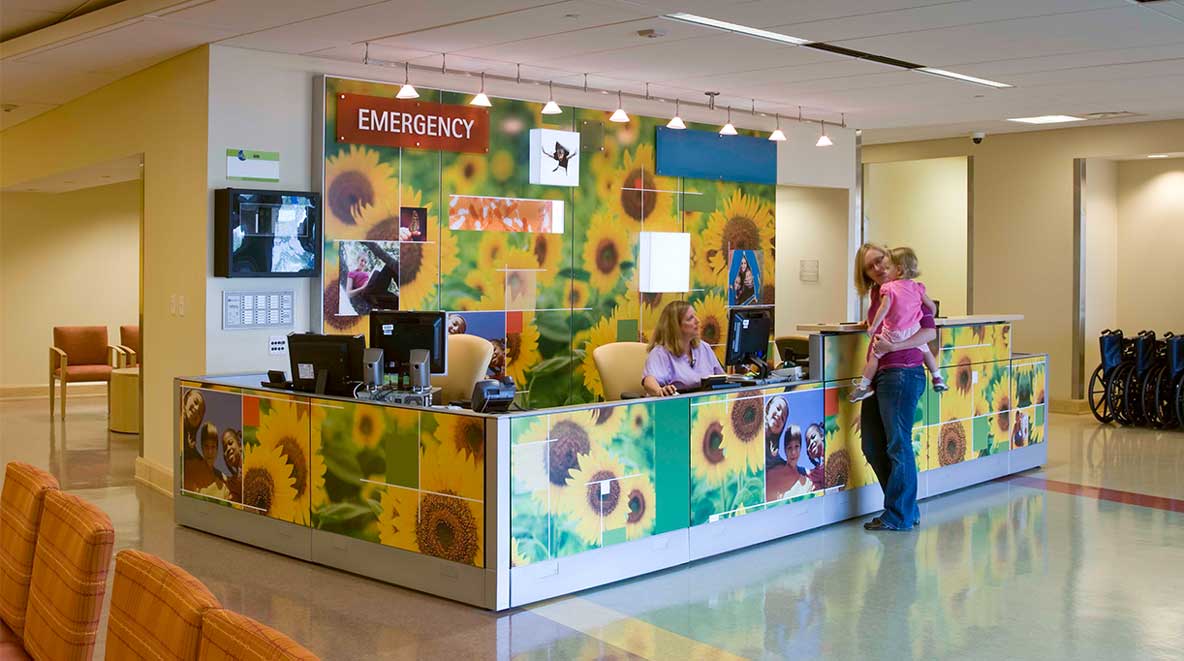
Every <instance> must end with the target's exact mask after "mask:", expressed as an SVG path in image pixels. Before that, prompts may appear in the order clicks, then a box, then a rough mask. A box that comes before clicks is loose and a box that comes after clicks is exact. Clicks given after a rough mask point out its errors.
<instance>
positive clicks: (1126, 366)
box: [1088, 329, 1184, 429]
mask: <svg viewBox="0 0 1184 661" xmlns="http://www.w3.org/2000/svg"><path fill="white" fill-rule="evenodd" d="M1098 341H1099V346H1100V349H1101V354H1102V362H1101V364H1100V365H1098V367H1097V369H1095V370H1094V373H1093V375H1092V376H1091V377H1090V383H1089V392H1088V397H1089V404H1090V409H1091V411H1093V414H1094V417H1095V418H1096V419H1097V420H1098V421H1099V422H1101V423H1104V424H1105V423H1109V422H1118V423H1119V424H1121V425H1147V426H1150V427H1155V428H1159V429H1174V428H1176V427H1179V426H1181V425H1182V424H1184V336H1180V335H1174V334H1172V333H1166V334H1165V335H1164V337H1163V338H1162V339H1159V338H1158V337H1157V336H1156V333H1155V332H1154V331H1150V330H1144V331H1140V332H1139V334H1138V335H1137V336H1136V337H1135V338H1133V339H1128V338H1125V337H1123V334H1122V331H1111V330H1108V329H1107V330H1104V331H1102V333H1101V335H1100V336H1099V338H1098Z"/></svg>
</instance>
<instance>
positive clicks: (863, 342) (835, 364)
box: [822, 332, 871, 381]
mask: <svg viewBox="0 0 1184 661" xmlns="http://www.w3.org/2000/svg"><path fill="white" fill-rule="evenodd" d="M870 344H871V338H869V337H868V335H867V333H862V332H861V333H838V334H831V335H823V336H822V355H823V366H822V369H823V378H824V379H826V380H827V381H841V380H844V379H856V378H859V376H860V375H861V374H863V366H864V363H865V362H866V359H867V352H868V347H869V346H870Z"/></svg>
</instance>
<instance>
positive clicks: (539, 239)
mask: <svg viewBox="0 0 1184 661" xmlns="http://www.w3.org/2000/svg"><path fill="white" fill-rule="evenodd" d="M530 243H531V252H533V253H534V258H535V264H536V265H537V268H538V269H539V271H538V281H539V284H541V285H549V284H551V283H553V282H555V278H556V277H558V275H559V271H560V270H561V269H562V268H563V267H564V266H566V265H567V261H568V259H567V257H568V255H567V252H566V251H564V249H563V243H564V242H563V235H562V234H533V235H531V242H530Z"/></svg>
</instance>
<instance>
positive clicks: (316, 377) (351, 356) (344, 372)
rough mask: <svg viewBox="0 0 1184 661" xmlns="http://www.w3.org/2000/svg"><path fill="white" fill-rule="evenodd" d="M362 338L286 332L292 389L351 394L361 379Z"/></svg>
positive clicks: (363, 349)
mask: <svg viewBox="0 0 1184 661" xmlns="http://www.w3.org/2000/svg"><path fill="white" fill-rule="evenodd" d="M365 351H366V338H365V337H364V336H362V335H321V334H319V333H289V334H288V357H289V358H290V359H291V365H292V388H293V389H294V390H300V391H302V392H311V393H316V394H318V395H338V396H341V397H349V396H351V395H353V392H354V387H355V386H356V385H357V384H358V383H359V382H360V381H362V379H363V371H362V355H363V354H364V353H365Z"/></svg>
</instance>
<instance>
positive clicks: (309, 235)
mask: <svg viewBox="0 0 1184 661" xmlns="http://www.w3.org/2000/svg"><path fill="white" fill-rule="evenodd" d="M320 245H321V194H320V193H312V192H302V191H276V190H246V189H242V188H222V189H219V190H216V191H214V275H216V276H218V277H223V278H283V277H288V278H307V277H313V276H316V275H317V274H319V273H320V269H321V251H320Z"/></svg>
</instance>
